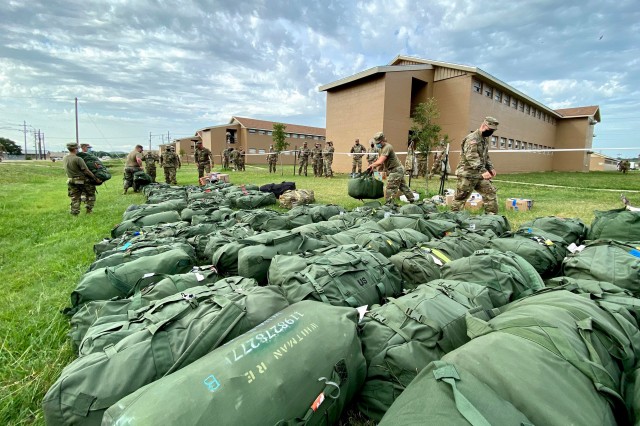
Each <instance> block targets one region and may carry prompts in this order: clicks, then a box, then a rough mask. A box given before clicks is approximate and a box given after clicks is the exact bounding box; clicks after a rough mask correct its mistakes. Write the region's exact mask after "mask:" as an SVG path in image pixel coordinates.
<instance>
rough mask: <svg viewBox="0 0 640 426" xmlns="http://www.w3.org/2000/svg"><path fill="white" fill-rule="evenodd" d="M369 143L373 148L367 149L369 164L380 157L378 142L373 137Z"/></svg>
mask: <svg viewBox="0 0 640 426" xmlns="http://www.w3.org/2000/svg"><path fill="white" fill-rule="evenodd" d="M369 145H371V148H369V149H368V150H367V166H370V165H371V164H373V163H375V161H376V160H377V159H378V152H379V151H378V148H376V142H375V141H374V140H373V139H371V140H370V141H369Z"/></svg>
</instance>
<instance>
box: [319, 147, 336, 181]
mask: <svg viewBox="0 0 640 426" xmlns="http://www.w3.org/2000/svg"><path fill="white" fill-rule="evenodd" d="M334 152H335V149H334V148H333V142H332V141H328V142H327V146H325V148H324V151H322V163H323V166H324V177H326V178H332V177H333V170H331V165H332V164H333V153H334Z"/></svg>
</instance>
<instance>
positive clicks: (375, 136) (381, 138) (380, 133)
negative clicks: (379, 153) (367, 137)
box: [373, 132, 387, 142]
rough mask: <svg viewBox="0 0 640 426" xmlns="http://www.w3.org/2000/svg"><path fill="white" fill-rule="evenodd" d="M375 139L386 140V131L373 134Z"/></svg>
mask: <svg viewBox="0 0 640 426" xmlns="http://www.w3.org/2000/svg"><path fill="white" fill-rule="evenodd" d="M373 140H374V141H376V142H380V141H386V140H387V139H386V138H385V137H384V133H382V132H378V133H376V134H375V135H373Z"/></svg>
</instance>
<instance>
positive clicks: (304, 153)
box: [298, 142, 311, 176]
mask: <svg viewBox="0 0 640 426" xmlns="http://www.w3.org/2000/svg"><path fill="white" fill-rule="evenodd" d="M310 155H311V150H310V149H309V147H308V146H307V143H306V142H305V143H304V144H303V145H302V148H300V168H299V169H298V175H300V176H302V169H303V168H304V175H305V176H306V175H307V168H308V167H309V156H310Z"/></svg>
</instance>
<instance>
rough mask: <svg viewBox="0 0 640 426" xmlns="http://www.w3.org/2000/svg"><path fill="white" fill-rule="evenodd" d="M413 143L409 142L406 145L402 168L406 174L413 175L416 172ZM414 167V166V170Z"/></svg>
mask: <svg viewBox="0 0 640 426" xmlns="http://www.w3.org/2000/svg"><path fill="white" fill-rule="evenodd" d="M414 146H415V143H414V142H413V141H411V142H409V146H408V147H407V158H405V160H404V169H405V171H406V173H407V176H415V173H417V172H418V170H417V168H416V167H415V166H416V151H415V149H414ZM414 168H416V169H415V170H414Z"/></svg>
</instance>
